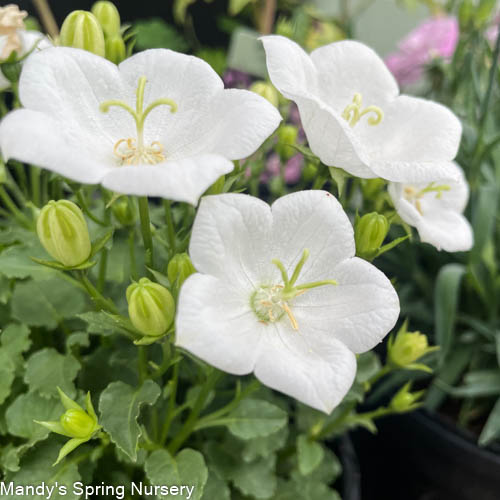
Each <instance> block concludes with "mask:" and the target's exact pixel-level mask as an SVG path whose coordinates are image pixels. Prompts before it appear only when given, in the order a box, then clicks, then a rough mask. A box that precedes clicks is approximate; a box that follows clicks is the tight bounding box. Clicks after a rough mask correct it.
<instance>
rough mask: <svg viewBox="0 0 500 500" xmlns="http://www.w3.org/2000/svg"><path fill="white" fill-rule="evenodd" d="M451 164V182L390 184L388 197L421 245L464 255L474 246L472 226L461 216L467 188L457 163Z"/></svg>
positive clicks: (466, 196)
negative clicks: (413, 229)
mask: <svg viewBox="0 0 500 500" xmlns="http://www.w3.org/2000/svg"><path fill="white" fill-rule="evenodd" d="M451 165H452V167H453V169H454V171H455V173H454V175H453V179H452V180H441V181H434V182H430V183H417V184H409V183H390V184H389V194H390V196H391V198H392V201H393V203H394V206H395V207H396V210H397V212H398V214H399V216H400V217H401V218H402V219H403V220H404V221H405V222H406V223H407V224H409V225H410V226H413V227H415V228H416V229H417V231H418V234H419V236H420V239H421V240H422V241H423V242H425V243H430V244H431V245H433V246H435V247H436V248H437V249H438V250H446V251H447V252H466V251H468V250H470V249H471V248H472V246H473V244H474V235H473V232H472V227H471V225H470V224H469V222H468V220H467V219H466V218H465V217H464V216H463V215H462V212H463V211H464V209H465V207H466V205H467V201H468V199H469V186H468V184H467V181H466V180H465V177H464V174H463V172H462V169H461V168H460V167H459V166H458V165H457V164H456V163H451ZM455 179H458V180H455Z"/></svg>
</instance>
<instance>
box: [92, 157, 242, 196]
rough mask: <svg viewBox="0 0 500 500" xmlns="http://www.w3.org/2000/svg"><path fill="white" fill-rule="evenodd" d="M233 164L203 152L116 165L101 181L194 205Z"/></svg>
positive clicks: (127, 191) (110, 186) (128, 191)
mask: <svg viewBox="0 0 500 500" xmlns="http://www.w3.org/2000/svg"><path fill="white" fill-rule="evenodd" d="M233 167H234V165H233V163H232V162H230V161H229V160H227V159H226V158H223V157H222V156H217V155H210V154H206V155H200V156H196V157H193V158H184V159H182V160H177V161H166V162H163V163H158V164H156V165H133V166H121V167H116V168H114V169H113V170H110V171H109V173H108V174H107V175H106V177H104V179H103V180H102V184H103V186H104V187H106V188H108V189H111V190H113V191H116V192H118V193H123V194H133V195H137V196H159V197H161V198H166V199H169V200H174V201H185V202H188V203H191V204H193V205H196V203H197V202H198V199H199V197H200V196H201V195H202V194H203V193H204V192H205V191H206V190H207V189H208V188H209V187H210V186H211V185H212V184H213V183H214V182H215V181H216V180H217V179H218V178H219V177H220V176H221V175H223V174H227V173H228V172H230V171H231V170H232V169H233Z"/></svg>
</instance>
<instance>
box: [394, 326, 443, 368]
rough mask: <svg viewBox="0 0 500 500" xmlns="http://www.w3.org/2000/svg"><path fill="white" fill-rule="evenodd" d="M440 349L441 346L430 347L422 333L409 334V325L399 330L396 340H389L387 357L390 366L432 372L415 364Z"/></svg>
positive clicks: (423, 366) (421, 365)
mask: <svg viewBox="0 0 500 500" xmlns="http://www.w3.org/2000/svg"><path fill="white" fill-rule="evenodd" d="M438 349H439V346H434V347H429V343H428V340H427V336H426V335H424V334H423V333H420V332H408V331H407V323H406V322H405V323H404V324H403V326H402V327H401V328H400V329H399V331H398V333H397V334H396V338H395V339H393V338H392V337H390V338H389V341H388V343H387V356H388V361H389V363H390V364H392V365H393V366H395V367H397V368H405V369H407V370H422V371H425V372H431V371H432V370H431V369H430V368H429V367H428V366H427V365H424V364H420V363H415V361H417V360H418V359H420V358H421V357H423V356H425V355H426V354H428V353H430V352H434V351H436V350H438Z"/></svg>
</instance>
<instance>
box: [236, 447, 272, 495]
mask: <svg viewBox="0 0 500 500" xmlns="http://www.w3.org/2000/svg"><path fill="white" fill-rule="evenodd" d="M275 462H276V457H275V456H274V455H271V456H269V457H268V458H262V459H260V460H257V461H256V462H252V463H249V464H246V463H243V464H239V465H238V466H237V467H235V469H234V470H233V471H232V473H231V480H232V482H233V483H234V485H235V486H236V488H238V489H239V490H240V491H241V492H242V493H243V494H244V495H249V496H252V497H255V498H258V499H260V498H270V497H271V496H272V495H273V494H274V493H275V492H276V488H277V480H276V474H275V470H274V469H275Z"/></svg>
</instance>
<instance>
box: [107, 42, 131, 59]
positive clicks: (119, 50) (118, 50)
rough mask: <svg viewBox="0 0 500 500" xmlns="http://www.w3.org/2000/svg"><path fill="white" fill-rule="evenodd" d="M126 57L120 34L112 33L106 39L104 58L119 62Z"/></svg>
mask: <svg viewBox="0 0 500 500" xmlns="http://www.w3.org/2000/svg"><path fill="white" fill-rule="evenodd" d="M126 57H127V49H126V48H125V42H124V41H123V38H122V37H121V35H114V36H112V37H109V38H108V39H107V40H106V59H107V60H108V61H111V62H112V63H115V64H120V63H121V62H122V61H123V60H124V59H125V58H126Z"/></svg>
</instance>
